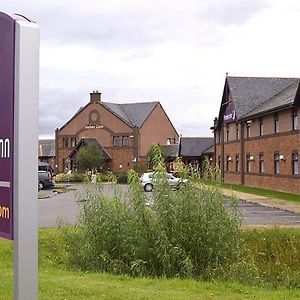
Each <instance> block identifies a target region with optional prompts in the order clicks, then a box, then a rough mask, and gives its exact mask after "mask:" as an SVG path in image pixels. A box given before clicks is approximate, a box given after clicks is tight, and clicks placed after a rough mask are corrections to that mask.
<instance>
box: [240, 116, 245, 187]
mask: <svg viewBox="0 0 300 300" xmlns="http://www.w3.org/2000/svg"><path fill="white" fill-rule="evenodd" d="M240 124H241V158H240V162H241V185H244V184H245V155H244V154H245V153H244V152H245V140H244V124H243V123H242V122H241V123H240Z"/></svg>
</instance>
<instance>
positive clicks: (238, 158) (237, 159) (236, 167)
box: [235, 155, 240, 172]
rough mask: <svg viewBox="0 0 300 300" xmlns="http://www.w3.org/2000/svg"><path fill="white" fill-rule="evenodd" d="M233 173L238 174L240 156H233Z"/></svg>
mask: <svg viewBox="0 0 300 300" xmlns="http://www.w3.org/2000/svg"><path fill="white" fill-rule="evenodd" d="M235 171H236V172H240V156H239V155H236V156H235Z"/></svg>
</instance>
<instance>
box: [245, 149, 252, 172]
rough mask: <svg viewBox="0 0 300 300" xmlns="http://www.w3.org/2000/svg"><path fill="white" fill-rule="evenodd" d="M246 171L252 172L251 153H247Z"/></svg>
mask: <svg viewBox="0 0 300 300" xmlns="http://www.w3.org/2000/svg"><path fill="white" fill-rule="evenodd" d="M246 172H248V173H249V172H251V160H250V154H247V155H246Z"/></svg>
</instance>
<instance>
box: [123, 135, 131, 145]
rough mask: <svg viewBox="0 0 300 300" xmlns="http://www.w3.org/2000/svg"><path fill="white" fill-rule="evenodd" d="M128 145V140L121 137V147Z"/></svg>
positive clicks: (125, 137)
mask: <svg viewBox="0 0 300 300" xmlns="http://www.w3.org/2000/svg"><path fill="white" fill-rule="evenodd" d="M128 145H129V138H128V136H123V137H122V146H128Z"/></svg>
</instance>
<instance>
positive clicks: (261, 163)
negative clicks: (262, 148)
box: [259, 153, 265, 173]
mask: <svg viewBox="0 0 300 300" xmlns="http://www.w3.org/2000/svg"><path fill="white" fill-rule="evenodd" d="M259 173H265V161H264V155H263V153H260V154H259Z"/></svg>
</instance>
